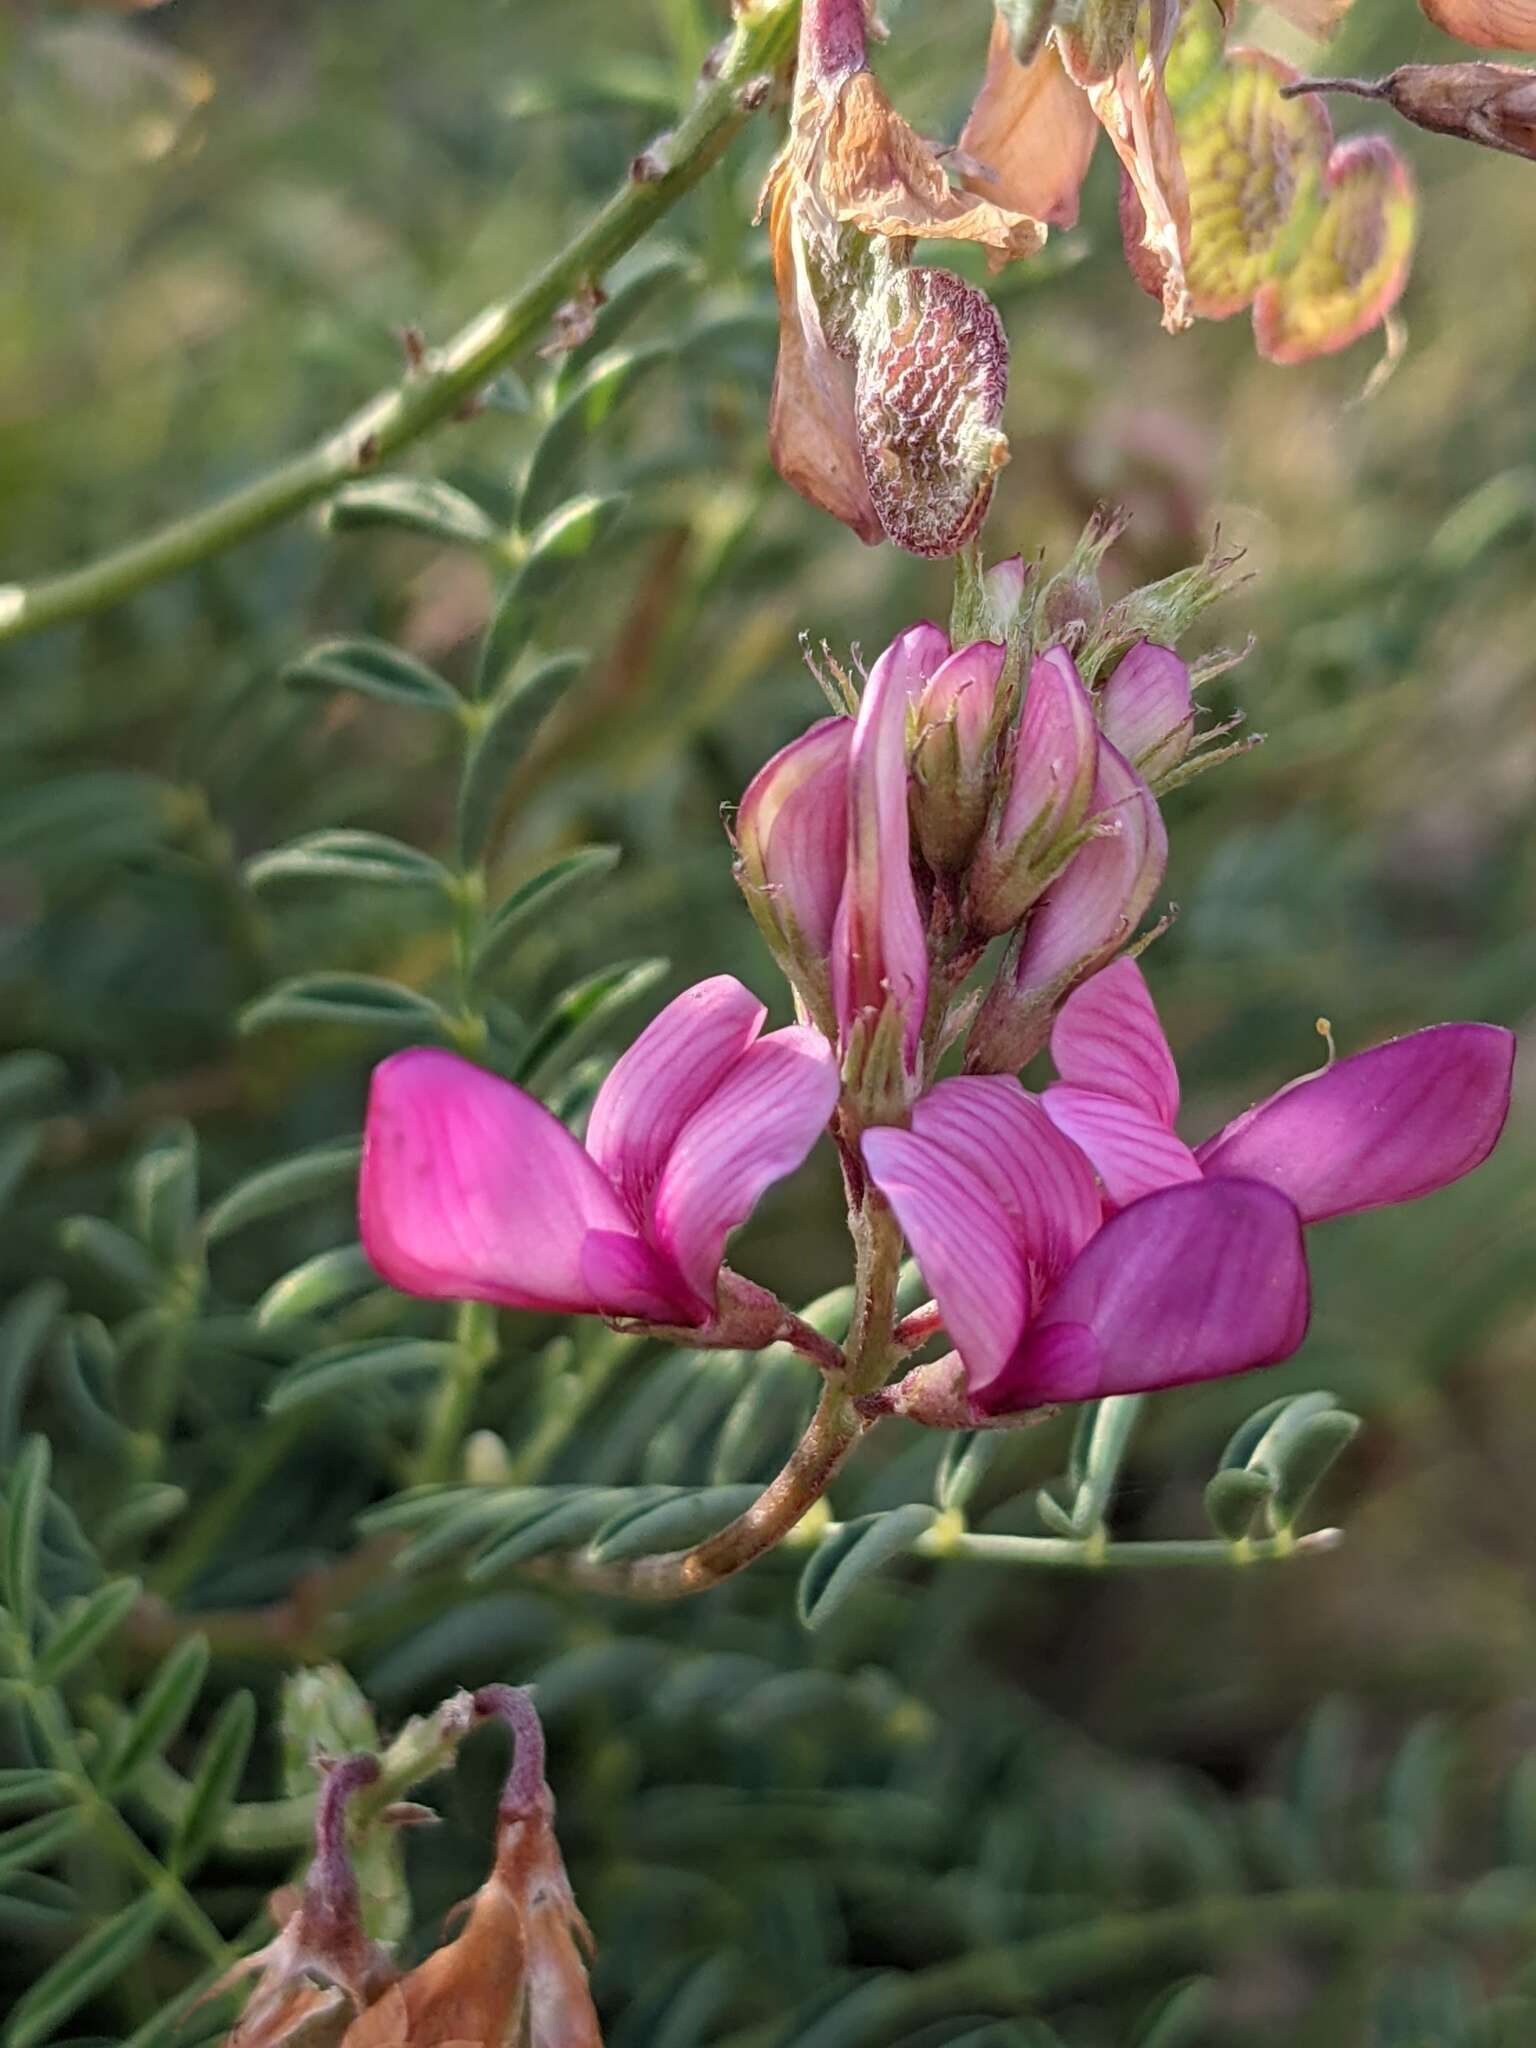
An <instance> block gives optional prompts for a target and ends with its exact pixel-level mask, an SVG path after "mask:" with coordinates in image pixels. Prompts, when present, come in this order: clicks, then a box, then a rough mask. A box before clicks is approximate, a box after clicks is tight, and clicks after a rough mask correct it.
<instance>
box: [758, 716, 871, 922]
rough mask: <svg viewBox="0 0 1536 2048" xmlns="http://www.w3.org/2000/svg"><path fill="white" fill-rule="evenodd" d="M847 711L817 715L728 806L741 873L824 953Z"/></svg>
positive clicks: (839, 869) (833, 906)
mask: <svg viewBox="0 0 1536 2048" xmlns="http://www.w3.org/2000/svg"><path fill="white" fill-rule="evenodd" d="M852 740H853V720H852V719H851V718H824V719H822V720H821V722H820V724H819V725H813V726H812V727H811V729H810V731H809V732H807V733H803V734H802V735H801V736H800V738H799V739H797V740H792V741H791V742H790V744H789V745H788V746H787V747H784V748H781V750H780V751H779V752H778V753H777V754H775V755H774V757H773V759H772V760H771V761H770V762H769V763H768V764H767V766H766V767H764V768H760V769H759V770H758V772H757V774H756V775H755V776H753V778H752V781H751V782H750V784H749V785H748V787H747V790H746V793H745V795H744V796H743V797H742V799H741V808H740V810H739V811H738V812H737V813H736V823H735V838H736V845H737V848H738V850H739V852H740V854H741V860H742V872H743V879H744V881H745V882H746V884H747V886H748V887H750V888H755V889H761V890H764V891H766V892H768V893H769V894H770V895H771V896H772V897H773V899H774V904H773V908H774V910H775V912H776V914H777V915H778V916H779V917H780V918H781V919H782V918H783V917H785V916H787V917H789V918H791V919H793V921H794V926H795V929H796V931H797V933H798V935H799V936H800V938H801V939H802V940H803V941H804V943H805V944H806V946H808V947H809V948H810V950H811V952H812V953H814V954H817V955H820V956H822V957H825V955H826V953H827V951H828V949H829V947H830V946H831V943H832V925H833V921H834V920H835V918H836V916H837V905H838V899H839V897H840V896H841V895H842V891H843V872H844V869H845V868H846V866H847V864H848V750H849V747H850V745H851V744H852Z"/></svg>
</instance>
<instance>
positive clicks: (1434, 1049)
mask: <svg viewBox="0 0 1536 2048" xmlns="http://www.w3.org/2000/svg"><path fill="white" fill-rule="evenodd" d="M1051 1056H1052V1058H1053V1059H1054V1060H1055V1062H1056V1070H1057V1072H1058V1073H1059V1074H1060V1076H1061V1079H1060V1081H1059V1082H1057V1083H1055V1084H1054V1085H1053V1086H1052V1087H1050V1088H1047V1089H1046V1091H1045V1094H1044V1096H1043V1097H1042V1098H1041V1099H1042V1103H1043V1106H1044V1109H1045V1112H1046V1114H1047V1115H1048V1116H1049V1117H1050V1118H1051V1120H1052V1122H1053V1123H1054V1124H1055V1125H1056V1126H1057V1128H1058V1129H1060V1130H1062V1131H1064V1132H1065V1133H1066V1134H1067V1135H1068V1136H1069V1137H1070V1138H1072V1139H1073V1140H1074V1141H1075V1143H1076V1144H1078V1145H1079V1146H1081V1148H1082V1150H1083V1151H1084V1152H1086V1153H1087V1155H1088V1157H1089V1158H1090V1159H1091V1160H1092V1161H1093V1164H1094V1169H1095V1171H1096V1172H1097V1174H1098V1176H1099V1179H1100V1181H1101V1182H1102V1184H1103V1187H1104V1193H1105V1199H1106V1200H1107V1201H1108V1202H1109V1203H1111V1204H1113V1205H1114V1206H1116V1207H1123V1206H1124V1205H1126V1204H1128V1203H1131V1202H1134V1201H1135V1200H1136V1198H1137V1197H1138V1196H1140V1195H1143V1194H1145V1193H1147V1192H1148V1191H1149V1190H1151V1189H1154V1188H1162V1187H1168V1186H1171V1185H1172V1184H1174V1183H1175V1182H1179V1181H1189V1182H1194V1181H1198V1180H1202V1179H1203V1180H1206V1181H1213V1180H1216V1179H1225V1178H1227V1177H1228V1176H1231V1175H1241V1176H1243V1177H1244V1178H1247V1179H1252V1180H1258V1181H1264V1182H1266V1183H1267V1184H1268V1185H1269V1186H1271V1187H1275V1188H1278V1189H1280V1190H1281V1192H1282V1193H1284V1194H1286V1195H1288V1196H1289V1197H1290V1199H1291V1201H1293V1202H1294V1203H1295V1204H1296V1207H1297V1209H1298V1210H1299V1211H1300V1213H1301V1218H1302V1221H1303V1222H1304V1223H1320V1222H1322V1221H1323V1220H1324V1219H1325V1218H1327V1217H1330V1216H1344V1215H1349V1214H1351V1213H1353V1212H1355V1211H1357V1210H1361V1209H1377V1208H1381V1207H1382V1206H1384V1205H1385V1204H1387V1203H1391V1202H1409V1201H1414V1200H1416V1199H1417V1197H1418V1196H1420V1195H1428V1194H1433V1193H1434V1191H1435V1190H1436V1189H1437V1188H1443V1187H1446V1186H1448V1185H1449V1184H1450V1183H1451V1182H1452V1181H1455V1180H1460V1179H1461V1177H1462V1175H1463V1174H1467V1173H1470V1172H1471V1171H1472V1169H1473V1168H1474V1167H1475V1166H1480V1165H1481V1164H1482V1162H1483V1161H1484V1160H1485V1159H1486V1158H1487V1157H1488V1154H1489V1153H1490V1152H1491V1151H1492V1150H1493V1147H1494V1145H1495V1144H1496V1142H1497V1141H1498V1136H1499V1133H1500V1131H1501V1130H1502V1129H1503V1127H1504V1119H1505V1117H1506V1115H1507V1114H1508V1111H1509V1094H1510V1083H1511V1077H1512V1074H1513V1070H1514V1058H1515V1040H1514V1034H1513V1033H1512V1032H1509V1031H1505V1030H1502V1029H1500V1028H1499V1027H1498V1026H1497V1025H1493V1024H1437V1025H1433V1026H1431V1027H1430V1028H1429V1029H1428V1030H1425V1031H1415V1032H1413V1033H1411V1034H1410V1036H1408V1037H1407V1038H1394V1039H1389V1040H1388V1042H1387V1043H1386V1044H1385V1045H1378V1046H1373V1047H1372V1048H1371V1049H1370V1051H1368V1052H1361V1053H1355V1054H1353V1055H1351V1057H1349V1058H1348V1059H1342V1060H1337V1061H1335V1062H1334V1063H1333V1065H1332V1066H1329V1067H1326V1068H1324V1069H1323V1070H1322V1071H1321V1072H1320V1073H1316V1074H1307V1075H1304V1076H1303V1077H1302V1078H1301V1079H1300V1080H1298V1081H1292V1082H1291V1083H1290V1084H1289V1086H1288V1087H1285V1088H1282V1089H1281V1090H1280V1091H1279V1093H1278V1094H1275V1095H1271V1096H1270V1097H1269V1099H1268V1100H1267V1101H1265V1102H1261V1103H1259V1104H1258V1105H1257V1106H1256V1107H1255V1108H1253V1109H1250V1110H1248V1111H1246V1112H1245V1114H1244V1115H1242V1116H1240V1117H1238V1118H1237V1119H1236V1120H1235V1121H1234V1122H1232V1123H1230V1124H1228V1125H1227V1127H1226V1128H1225V1130H1222V1131H1218V1132H1217V1133H1216V1135H1215V1137H1213V1138H1208V1139H1207V1140H1206V1142H1205V1143H1204V1144H1203V1145H1201V1146H1200V1147H1199V1148H1198V1149H1197V1150H1195V1151H1191V1150H1190V1148H1189V1147H1188V1146H1187V1145H1185V1144H1184V1143H1183V1142H1182V1140H1181V1139H1180V1138H1179V1137H1178V1136H1177V1135H1176V1133H1175V1131H1174V1122H1175V1119H1176V1118H1177V1115H1178V1109H1179V1080H1178V1074H1177V1072H1176V1070H1175V1067H1174V1063H1173V1055H1172V1053H1171V1052H1170V1051H1169V1049H1168V1041H1167V1039H1166V1038H1165V1037H1164V1035H1163V1028H1162V1025H1161V1024H1160V1023H1159V1021H1158V1016H1157V1011H1156V1009H1155V1008H1154V1007H1153V1003H1152V997H1151V995H1150V993H1149V992H1148V989H1147V985H1146V981H1145V979H1144V978H1143V976H1142V972H1141V969H1140V968H1139V967H1138V966H1137V965H1136V963H1135V962H1134V961H1132V960H1117V961H1116V962H1115V963H1114V965H1113V966H1111V967H1107V968H1105V969H1104V971H1103V972H1102V973H1101V974H1097V975H1095V976H1094V978H1093V979H1092V980H1091V981H1089V982H1087V983H1086V984H1085V985H1084V986H1083V987H1082V988H1080V989H1079V990H1078V991H1077V992H1076V993H1075V994H1074V995H1073V996H1071V997H1070V998H1069V999H1068V1001H1067V1002H1066V1004H1065V1005H1064V1006H1063V1008H1062V1011H1061V1014H1060V1016H1059V1017H1058V1018H1057V1020H1056V1025H1055V1029H1054V1030H1053V1031H1052V1033H1051Z"/></svg>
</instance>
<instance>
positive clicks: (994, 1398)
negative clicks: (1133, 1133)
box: [979, 1180, 1310, 1414]
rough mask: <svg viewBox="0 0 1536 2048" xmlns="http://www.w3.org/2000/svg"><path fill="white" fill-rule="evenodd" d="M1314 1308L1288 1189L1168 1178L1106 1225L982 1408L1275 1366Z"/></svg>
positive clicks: (1131, 1390)
mask: <svg viewBox="0 0 1536 2048" xmlns="http://www.w3.org/2000/svg"><path fill="white" fill-rule="evenodd" d="M1309 1310H1310V1299H1309V1290H1308V1286H1307V1266H1306V1258H1305V1254H1304V1253H1303V1251H1302V1244H1301V1219H1300V1217H1299V1216H1298V1215H1297V1214H1296V1210H1295V1208H1294V1206H1293V1205H1292V1204H1291V1203H1290V1202H1289V1201H1288V1200H1287V1199H1286V1197H1285V1196H1284V1195H1282V1194H1280V1193H1278V1192H1277V1191H1276V1190H1275V1189H1274V1188H1266V1187H1261V1186H1260V1185H1259V1183H1258V1182H1256V1181H1242V1180H1227V1181H1210V1180H1205V1181H1197V1182H1193V1183H1191V1184H1190V1185H1188V1186H1186V1187H1177V1188H1165V1189H1163V1190H1162V1192H1161V1193H1159V1194H1155V1195H1147V1196H1145V1197H1144V1198H1143V1199H1142V1200H1141V1201H1139V1202H1133V1203H1132V1205H1131V1206H1130V1208H1128V1209H1123V1210H1122V1211H1121V1212H1120V1214H1119V1215H1118V1216H1115V1217H1113V1218H1112V1219H1111V1220H1110V1221H1109V1222H1108V1223H1106V1224H1105V1226H1104V1228H1103V1229H1102V1230H1101V1231H1100V1232H1099V1234H1098V1236H1097V1237H1095V1238H1094V1239H1093V1240H1092V1241H1091V1242H1090V1243H1089V1245H1088V1246H1087V1248H1086V1250H1085V1251H1084V1252H1083V1253H1082V1254H1081V1256H1080V1257H1079V1258H1078V1260H1077V1262H1076V1264H1075V1265H1074V1266H1073V1267H1072V1270H1071V1271H1070V1272H1069V1273H1068V1274H1067V1276H1066V1278H1065V1279H1064V1280H1063V1281H1062V1283H1061V1285H1060V1286H1059V1287H1058V1288H1057V1290H1056V1292H1055V1294H1054V1295H1053V1296H1052V1297H1051V1299H1050V1300H1049V1301H1048V1302H1047V1303H1046V1306H1045V1309H1044V1311H1043V1313H1042V1314H1041V1315H1040V1316H1039V1318H1038V1319H1037V1320H1036V1322H1035V1323H1034V1325H1033V1326H1032V1327H1031V1329H1030V1330H1029V1332H1028V1334H1027V1335H1026V1337H1025V1339H1024V1341H1023V1343H1022V1344H1021V1345H1020V1347H1019V1350H1018V1352H1017V1354H1016V1356H1015V1358H1014V1359H1013V1361H1012V1363H1011V1364H1010V1366H1009V1367H1008V1370H1007V1371H1006V1373H1004V1374H1003V1375H1002V1377H1001V1378H1000V1379H998V1380H997V1381H996V1382H995V1383H994V1384H993V1385H992V1386H990V1387H989V1388H987V1390H986V1392H985V1394H984V1396H983V1398H982V1400H981V1402H980V1404H979V1405H981V1406H983V1407H985V1408H986V1409H988V1410H989V1411H990V1412H991V1413H993V1414H1000V1413H1006V1412H1011V1411H1013V1410H1015V1409H1019V1408H1030V1407H1037V1406H1038V1405H1039V1404H1040V1403H1041V1402H1044V1401H1054V1400H1071V1401H1079V1400H1083V1399H1085V1398H1086V1397H1087V1396H1088V1395H1099V1394H1136V1393H1145V1392H1148V1391H1150V1390H1152V1389H1153V1388H1157V1387H1172V1386H1178V1385H1180V1384H1182V1383H1183V1382H1185V1381H1187V1380H1204V1379H1215V1378H1218V1377H1224V1376H1225V1375H1227V1374H1229V1373H1235V1372H1247V1371H1248V1370H1249V1369H1250V1368H1251V1367H1253V1366H1258V1365H1274V1364H1276V1363H1277V1362H1278V1361H1279V1360H1280V1359H1282V1358H1289V1357H1290V1355H1291V1353H1292V1352H1293V1351H1294V1350H1296V1348H1297V1346H1298V1345H1299V1344H1300V1343H1301V1340H1302V1338H1303V1337H1304V1336H1305V1335H1306V1331H1307V1318H1308V1314H1309ZM1063 1330H1065V1331H1066V1332H1067V1333H1068V1334H1067V1335H1066V1336H1063V1335H1062V1334H1061V1332H1062V1331H1063ZM1085 1331H1086V1332H1087V1333H1088V1335H1089V1336H1090V1337H1091V1338H1092V1340H1093V1343H1094V1345H1095V1347H1096V1353H1097V1371H1096V1372H1095V1371H1092V1370H1091V1369H1090V1365H1091V1360H1092V1354H1090V1353H1089V1352H1088V1349H1087V1346H1086V1343H1085V1341H1084V1337H1083V1335H1082V1333H1083V1332H1085Z"/></svg>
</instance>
